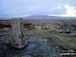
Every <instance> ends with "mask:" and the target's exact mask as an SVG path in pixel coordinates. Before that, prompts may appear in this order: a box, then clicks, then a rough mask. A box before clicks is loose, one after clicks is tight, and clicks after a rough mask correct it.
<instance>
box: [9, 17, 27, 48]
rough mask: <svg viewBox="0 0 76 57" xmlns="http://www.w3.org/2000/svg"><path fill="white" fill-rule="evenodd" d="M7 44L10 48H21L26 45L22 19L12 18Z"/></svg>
mask: <svg viewBox="0 0 76 57" xmlns="http://www.w3.org/2000/svg"><path fill="white" fill-rule="evenodd" d="M9 44H10V45H11V46H12V47H16V48H19V49H21V48H23V47H25V46H26V45H27V42H26V41H25V40H24V26H23V20H22V18H13V19H12V20H11V33H10V40H9Z"/></svg>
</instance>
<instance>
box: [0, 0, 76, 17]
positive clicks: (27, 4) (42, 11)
mask: <svg viewBox="0 0 76 57" xmlns="http://www.w3.org/2000/svg"><path fill="white" fill-rule="evenodd" d="M30 15H48V16H63V17H76V0H0V17H1V18H4V17H6V18H7V17H25V16H30Z"/></svg>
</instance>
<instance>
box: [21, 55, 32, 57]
mask: <svg viewBox="0 0 76 57" xmlns="http://www.w3.org/2000/svg"><path fill="white" fill-rule="evenodd" d="M22 57H32V56H30V55H25V56H22Z"/></svg>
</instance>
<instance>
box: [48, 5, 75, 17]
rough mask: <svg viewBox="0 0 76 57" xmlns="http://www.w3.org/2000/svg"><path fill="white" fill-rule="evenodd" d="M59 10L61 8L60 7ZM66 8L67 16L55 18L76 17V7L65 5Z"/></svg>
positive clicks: (62, 15)
mask: <svg viewBox="0 0 76 57" xmlns="http://www.w3.org/2000/svg"><path fill="white" fill-rule="evenodd" d="M58 8H61V7H59V6H58ZM64 8H65V9H66V11H65V12H66V13H65V14H61V15H54V16H61V17H76V10H75V7H72V6H70V5H68V4H67V5H65V6H64ZM49 16H51V14H49Z"/></svg>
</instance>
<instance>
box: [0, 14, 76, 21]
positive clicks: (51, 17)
mask: <svg viewBox="0 0 76 57" xmlns="http://www.w3.org/2000/svg"><path fill="white" fill-rule="evenodd" d="M22 18H23V19H32V20H38V19H40V20H46V19H48V20H52V19H76V17H59V16H48V15H31V16H27V17H22ZM1 19H3V20H8V19H11V18H7V17H4V18H0V20H1Z"/></svg>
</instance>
